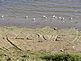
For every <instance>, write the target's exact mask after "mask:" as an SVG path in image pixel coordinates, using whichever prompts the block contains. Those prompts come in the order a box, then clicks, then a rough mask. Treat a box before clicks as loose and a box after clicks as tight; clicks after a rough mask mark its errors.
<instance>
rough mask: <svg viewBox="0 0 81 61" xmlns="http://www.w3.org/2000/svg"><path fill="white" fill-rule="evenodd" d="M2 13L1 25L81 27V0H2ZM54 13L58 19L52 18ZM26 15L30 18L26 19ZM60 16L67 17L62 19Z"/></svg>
mask: <svg viewBox="0 0 81 61" xmlns="http://www.w3.org/2000/svg"><path fill="white" fill-rule="evenodd" d="M2 15H4V17H3V18H1V17H0V24H1V25H17V26H25V27H32V28H35V27H43V26H50V27H58V28H68V27H76V28H78V29H81V0H0V16H2ZM43 15H45V16H47V19H45V18H43V17H42V16H43ZM53 15H56V16H57V19H54V18H52V16H53ZM25 16H29V18H28V19H26V18H25ZM59 17H64V18H65V19H64V20H60V19H59ZM70 17H72V18H73V19H72V20H71V19H69V18H70ZM33 18H35V20H33Z"/></svg>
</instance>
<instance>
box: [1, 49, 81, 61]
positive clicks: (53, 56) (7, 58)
mask: <svg viewBox="0 0 81 61" xmlns="http://www.w3.org/2000/svg"><path fill="white" fill-rule="evenodd" d="M17 60H18V61H81V53H61V52H59V53H50V52H45V51H39V52H33V51H19V50H17V49H16V48H10V49H8V50H5V49H4V48H3V49H0V61H17Z"/></svg>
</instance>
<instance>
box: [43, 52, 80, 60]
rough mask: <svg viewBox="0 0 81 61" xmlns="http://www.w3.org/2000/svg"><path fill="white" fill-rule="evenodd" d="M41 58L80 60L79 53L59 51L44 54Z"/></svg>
mask: <svg viewBox="0 0 81 61" xmlns="http://www.w3.org/2000/svg"><path fill="white" fill-rule="evenodd" d="M42 59H44V60H46V61H81V54H80V55H79V54H70V53H69V54H68V53H60V54H54V55H45V56H43V57H42Z"/></svg>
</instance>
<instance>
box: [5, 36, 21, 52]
mask: <svg viewBox="0 0 81 61" xmlns="http://www.w3.org/2000/svg"><path fill="white" fill-rule="evenodd" d="M6 40H7V41H8V42H9V43H10V44H11V45H13V46H14V47H15V48H17V49H18V50H20V51H23V50H22V49H21V48H19V47H18V46H16V45H15V44H14V43H12V42H11V41H10V40H9V38H8V36H7V35H6Z"/></svg>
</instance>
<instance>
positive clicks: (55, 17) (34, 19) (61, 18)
mask: <svg viewBox="0 0 81 61" xmlns="http://www.w3.org/2000/svg"><path fill="white" fill-rule="evenodd" d="M4 17H5V16H4V15H2V16H1V18H3V19H4ZM42 18H44V19H48V17H47V16H45V15H43V16H42ZM51 18H53V19H59V20H61V21H63V22H64V20H65V18H64V17H57V16H56V15H53V16H52V17H51ZM25 19H29V16H25ZM68 19H69V20H72V19H73V18H72V17H69V18H68ZM32 20H33V21H34V22H35V21H36V18H35V17H34V18H32ZM71 22H72V21H71Z"/></svg>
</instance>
